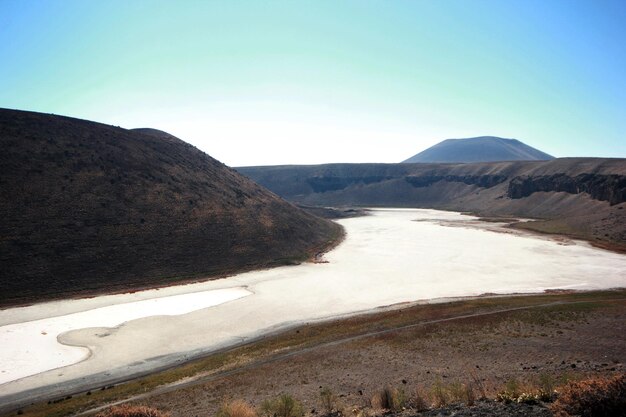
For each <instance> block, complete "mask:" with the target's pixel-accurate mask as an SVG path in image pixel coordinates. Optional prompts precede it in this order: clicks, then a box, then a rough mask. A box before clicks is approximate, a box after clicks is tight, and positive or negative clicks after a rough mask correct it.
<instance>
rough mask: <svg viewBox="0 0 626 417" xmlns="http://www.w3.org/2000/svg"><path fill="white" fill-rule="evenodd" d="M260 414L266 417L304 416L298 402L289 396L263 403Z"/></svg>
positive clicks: (284, 395) (285, 395)
mask: <svg viewBox="0 0 626 417" xmlns="http://www.w3.org/2000/svg"><path fill="white" fill-rule="evenodd" d="M261 412H262V413H263V414H264V415H265V416H267V417H302V416H303V415H304V409H303V408H302V404H301V403H300V401H298V400H296V399H294V398H293V397H292V396H291V395H289V394H283V395H281V396H279V397H277V398H274V399H273V400H265V401H263V404H261Z"/></svg>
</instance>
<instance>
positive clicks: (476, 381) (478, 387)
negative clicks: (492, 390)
mask: <svg viewBox="0 0 626 417" xmlns="http://www.w3.org/2000/svg"><path fill="white" fill-rule="evenodd" d="M469 375H470V378H471V379H472V390H474V391H478V394H479V395H480V396H479V397H478V398H479V399H481V400H482V399H485V398H487V390H486V389H485V384H483V381H481V380H480V378H479V377H478V375H477V374H476V372H474V371H473V370H470V371H469ZM474 397H475V394H474Z"/></svg>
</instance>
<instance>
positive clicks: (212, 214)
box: [0, 110, 339, 304]
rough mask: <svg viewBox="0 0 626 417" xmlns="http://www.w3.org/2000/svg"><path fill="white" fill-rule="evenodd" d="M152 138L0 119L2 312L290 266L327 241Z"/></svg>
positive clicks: (322, 226)
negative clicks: (11, 306)
mask: <svg viewBox="0 0 626 417" xmlns="http://www.w3.org/2000/svg"><path fill="white" fill-rule="evenodd" d="M155 132H158V131H153V130H147V131H146V130H139V131H131V130H126V129H121V128H118V127H113V126H108V125H104V124H99V123H94V122H90V121H85V120H77V119H72V118H67V117H61V116H54V115H47V114H39V113H31V112H23V111H14V110H0V144H1V147H2V152H1V153H0V205H1V206H0V215H1V216H2V217H1V218H2V220H1V222H0V293H2V303H3V304H10V303H15V302H21V301H32V300H38V299H44V298H57V297H62V296H68V295H72V294H75V293H94V292H103V291H105V292H106V291H120V290H128V289H133V288H138V287H144V286H155V285H162V284H167V283H171V282H175V281H179V280H181V279H186V278H190V277H206V276H212V277H215V276H219V275H222V274H227V273H232V272H235V271H241V270H246V269H251V268H256V267H263V266H268V265H276V264H282V263H289V262H294V261H297V260H301V259H303V258H305V257H306V256H308V255H309V254H311V253H313V252H315V251H316V250H319V248H321V247H323V246H324V245H326V244H327V243H328V242H329V240H332V239H333V238H335V237H336V236H337V235H338V234H339V230H338V226H337V225H335V224H333V223H330V222H328V221H325V220H322V219H319V218H317V217H314V216H312V215H310V214H308V213H306V212H304V211H302V210H300V209H298V208H296V207H294V206H293V205H291V204H290V203H287V202H285V201H284V200H282V199H280V198H279V197H277V196H276V195H274V194H273V193H271V192H269V191H267V190H266V189H264V188H262V187H260V186H258V185H257V184H255V183H254V182H252V181H250V180H249V179H247V178H245V177H243V176H242V175H240V174H239V173H237V172H236V171H235V170H233V169H231V168H229V167H227V166H225V165H224V164H222V163H220V162H219V161H217V160H215V159H213V158H211V157H210V156H208V155H206V154H205V153H203V152H201V151H200V150H198V149H196V148H195V147H193V146H191V145H189V144H187V143H185V142H183V141H182V140H179V139H177V138H175V137H174V136H171V135H169V134H166V133H164V132H160V133H161V134H155Z"/></svg>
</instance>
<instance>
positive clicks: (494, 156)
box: [403, 136, 554, 163]
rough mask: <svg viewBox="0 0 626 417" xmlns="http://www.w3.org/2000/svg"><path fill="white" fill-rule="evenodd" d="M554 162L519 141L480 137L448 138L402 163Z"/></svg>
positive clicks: (545, 154)
mask: <svg viewBox="0 0 626 417" xmlns="http://www.w3.org/2000/svg"><path fill="white" fill-rule="evenodd" d="M550 159H554V157H553V156H551V155H548V154H547V153H544V152H541V151H540V150H538V149H535V148H533V147H531V146H528V145H526V144H525V143H522V142H520V141H519V140H517V139H503V138H498V137H494V136H480V137H477V138H467V139H446V140H444V141H443V142H439V143H438V144H436V145H434V146H431V147H430V148H428V149H426V150H424V151H422V152H420V153H418V154H417V155H413V156H412V157H410V158H409V159H407V160H406V161H403V163H415V162H424V163H436V162H454V163H458V162H496V161H543V160H550Z"/></svg>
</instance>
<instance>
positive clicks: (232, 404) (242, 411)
mask: <svg viewBox="0 0 626 417" xmlns="http://www.w3.org/2000/svg"><path fill="white" fill-rule="evenodd" d="M216 417H257V412H256V411H255V409H254V408H253V407H252V406H251V405H250V404H248V403H247V402H245V401H243V400H233V401H227V402H225V403H224V404H222V406H221V407H220V409H219V410H218V411H217V414H216Z"/></svg>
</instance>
